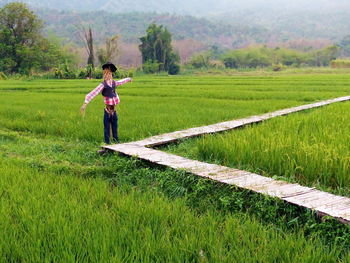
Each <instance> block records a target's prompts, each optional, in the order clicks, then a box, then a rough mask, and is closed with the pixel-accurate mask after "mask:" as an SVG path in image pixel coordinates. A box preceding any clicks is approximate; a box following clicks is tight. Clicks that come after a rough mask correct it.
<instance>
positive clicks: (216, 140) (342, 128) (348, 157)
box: [170, 102, 350, 195]
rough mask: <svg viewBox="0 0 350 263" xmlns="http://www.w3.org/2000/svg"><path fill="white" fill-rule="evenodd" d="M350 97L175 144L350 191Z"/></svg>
mask: <svg viewBox="0 0 350 263" xmlns="http://www.w3.org/2000/svg"><path fill="white" fill-rule="evenodd" d="M349 123H350V103H349V102H345V103H340V104H334V105H330V106H326V107H324V108H321V109H314V110H310V111H307V112H303V113H296V114H292V115H290V116H285V117H279V118H275V119H272V120H268V121H266V122H265V123H263V124H258V125H253V126H250V127H245V128H243V129H240V130H235V131H230V132H226V133H225V134H218V135H210V136H204V137H202V138H198V139H194V140H188V141H186V142H184V143H183V144H181V145H179V147H170V150H171V151H173V152H176V153H177V154H179V155H186V156H187V157H190V158H193V159H200V160H205V161H208V162H215V163H220V164H223V165H225V166H229V167H237V168H240V169H244V170H250V171H254V172H257V173H259V174H263V175H265V176H270V177H274V178H277V179H278V178H280V179H284V180H288V181H291V182H297V183H300V184H302V185H308V186H313V187H317V188H321V189H324V190H326V191H327V190H328V191H333V192H336V193H340V194H345V195H349V191H348V189H349V186H350V125H349Z"/></svg>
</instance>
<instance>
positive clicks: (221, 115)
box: [0, 75, 350, 142]
mask: <svg viewBox="0 0 350 263" xmlns="http://www.w3.org/2000/svg"><path fill="white" fill-rule="evenodd" d="M349 79H350V77H349V76H347V75H311V76H309V75H307V76H268V77H262V76H255V77H245V76H234V77H227V76H226V77H214V78H213V77H179V76H177V77H142V78H140V79H136V80H135V81H134V82H133V83H131V84H125V86H122V87H121V88H120V89H119V95H120V97H121V104H120V106H118V113H119V119H120V130H119V131H120V137H121V140H122V141H123V142H126V141H132V140H136V139H141V138H145V137H148V136H151V135H156V134H159V133H164V132H171V131H175V130H178V129H183V128H189V127H195V126H199V125H205V124H211V123H216V122H219V121H225V120H230V119H235V118H240V117H245V116H250V115H254V114H259V113H266V112H269V111H274V110H277V109H281V108H286V107H291V106H296V105H300V104H306V103H309V102H312V101H316V100H321V99H327V98H333V97H338V96H343V95H346V94H347V93H348V92H349V90H350V85H349ZM97 84H98V82H97V81H88V80H73V81H72V80H64V81H52V80H48V81H38V80H37V81H29V82H28V81H0V94H1V96H0V104H1V107H0V115H1V118H0V126H2V127H5V128H9V129H12V130H16V131H30V132H33V133H35V134H40V135H45V134H50V135H55V136H60V137H62V136H63V137H67V138H71V139H79V140H88V141H95V142H102V125H101V123H102V114H103V112H102V111H103V104H102V98H101V96H98V97H97V98H95V100H94V101H93V102H91V105H89V106H88V108H87V114H86V118H85V119H82V118H81V117H80V115H79V108H80V106H81V104H82V102H83V101H84V97H85V94H86V93H88V92H89V91H90V90H92V89H93V88H94V87H95V86H96V85H97Z"/></svg>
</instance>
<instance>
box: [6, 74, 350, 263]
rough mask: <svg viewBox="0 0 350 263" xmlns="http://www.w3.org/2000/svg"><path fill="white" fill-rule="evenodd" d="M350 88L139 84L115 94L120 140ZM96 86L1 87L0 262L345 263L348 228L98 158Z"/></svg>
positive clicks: (318, 78) (163, 79)
mask: <svg viewBox="0 0 350 263" xmlns="http://www.w3.org/2000/svg"><path fill="white" fill-rule="evenodd" d="M349 80H350V76H348V75H345V74H344V75H343V74H334V75H332V74H329V75H328V74H327V75H322V74H309V75H273V76H230V77H228V76H220V77H210V76H200V77H193V76H175V77H168V76H143V77H140V78H136V79H135V80H134V82H133V83H131V84H126V85H125V86H122V87H121V88H120V89H119V95H120V97H121V104H120V106H118V113H119V118H120V123H119V124H120V129H119V132H120V137H121V140H122V141H123V142H126V141H131V140H135V139H141V138H145V137H147V136H150V135H156V134H160V133H163V132H171V131H175V130H179V129H183V128H189V127H195V126H199V125H205V124H211V123H216V122H220V121H225V120H231V119H236V118H241V117H245V116H250V115H255V114H260V113H265V112H269V111H273V110H277V109H281V108H285V107H291V106H297V105H301V104H306V103H310V102H312V101H316V100H321V99H328V98H334V97H338V96H343V95H347V94H348V92H349V91H350V85H349V84H348V83H350V82H349ZM97 84H98V82H96V81H88V80H79V81H78V80H74V81H72V80H63V81H52V80H47V81H43V80H35V81H0V196H1V199H0V200H1V202H0V216H1V218H2V220H0V233H2V235H1V236H0V262H9V261H10V262H11V261H12V262H21V261H24V262H42V261H53V262H74V261H77V262H81V261H87V262H121V261H126V262H157V261H158V262H273V261H276V262H348V261H349V260H348V259H349V258H348V248H349V247H350V244H349V242H348V240H349V236H350V228H349V227H347V226H343V225H340V224H337V223H334V222H333V221H332V222H330V221H329V220H328V219H325V220H323V221H320V220H319V219H317V218H315V217H314V216H313V214H312V213H310V212H309V211H306V210H304V209H300V208H296V207H292V206H288V205H287V204H284V203H283V202H280V201H278V200H275V199H268V198H265V197H262V196H260V195H252V193H249V192H245V191H240V190H238V189H236V188H234V187H228V186H222V185H219V184H215V183H213V182H210V181H206V180H203V179H200V178H196V177H194V176H191V175H187V174H184V173H182V172H181V171H180V172H175V171H172V170H167V169H161V168H157V167H150V166H148V165H146V164H144V163H142V162H138V161H135V160H134V159H130V158H122V157H119V156H115V155H108V156H104V157H101V156H99V155H98V154H97V153H96V149H97V146H99V145H100V143H101V141H102V139H103V133H102V131H103V130H102V129H103V127H102V111H103V103H102V98H101V96H99V97H97V98H96V99H95V100H94V101H93V102H92V103H91V104H90V105H89V106H88V109H87V115H86V117H85V119H82V118H81V116H80V115H79V108H80V106H81V104H82V102H83V100H84V97H85V94H86V93H87V92H89V91H90V90H91V89H93V88H94V87H95V86H96V85H97ZM344 105H345V104H344ZM332 107H333V106H332ZM315 112H316V111H315ZM288 118H289V117H288ZM344 120H345V119H344ZM344 120H343V121H344ZM276 125H277V124H276ZM334 127H336V128H337V127H339V126H338V125H335V126H334ZM330 129H331V127H330ZM240 132H242V133H244V132H245V130H241V131H240ZM320 133H321V131H320ZM325 139H327V137H322V140H325ZM187 150H189V148H187ZM336 150H338V151H342V148H339V149H336ZM336 150H335V151H336ZM189 152H191V151H189ZM340 155H341V154H340ZM276 158H277V157H276ZM254 169H256V168H254Z"/></svg>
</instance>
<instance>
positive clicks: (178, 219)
mask: <svg viewBox="0 0 350 263" xmlns="http://www.w3.org/2000/svg"><path fill="white" fill-rule="evenodd" d="M0 171H1V177H0V193H1V203H0V213H1V218H2V220H1V221H0V232H1V235H0V261H1V262H22V261H25V262H46V261H50V262H232V261H235V262H272V261H277V262H335V261H337V260H340V254H341V252H340V251H339V250H337V249H335V248H327V247H324V246H323V245H322V244H321V242H319V241H318V240H317V239H314V240H310V239H309V240H307V239H305V238H304V237H303V236H302V233H296V234H282V233H280V232H279V231H277V230H274V229H273V228H271V227H266V226H262V225H260V224H259V223H258V222H257V221H255V220H252V219H249V218H247V217H245V216H242V215H235V216H226V217H224V218H222V217H221V216H217V215H215V214H212V213H206V214H203V215H201V216H198V215H195V214H194V213H193V212H191V211H190V210H189V209H188V208H186V206H185V204H184V203H183V202H182V201H181V200H172V201H171V202H169V201H168V200H167V199H165V198H163V197H160V196H159V195H157V194H155V193H152V192H146V193H145V192H143V193H141V192H138V191H135V190H131V191H127V192H125V191H122V190H121V189H118V188H113V187H111V185H109V184H108V183H106V182H104V181H102V180H99V179H94V180H91V179H82V178H79V177H71V176H64V175H61V176H57V175H53V174H49V173H38V172H33V170H28V169H27V168H25V167H18V166H17V167H15V166H13V165H11V164H8V163H7V164H6V163H4V162H1V163H0Z"/></svg>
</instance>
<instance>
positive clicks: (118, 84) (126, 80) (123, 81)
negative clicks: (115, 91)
mask: <svg viewBox="0 0 350 263" xmlns="http://www.w3.org/2000/svg"><path fill="white" fill-rule="evenodd" d="M129 81H132V79H131V78H125V79H121V80H116V81H115V85H116V86H120V85H123V84H125V83H127V82H129Z"/></svg>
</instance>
